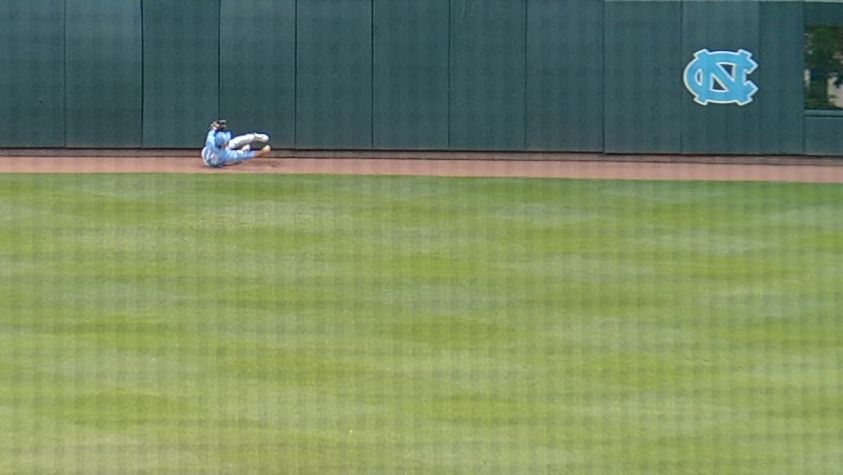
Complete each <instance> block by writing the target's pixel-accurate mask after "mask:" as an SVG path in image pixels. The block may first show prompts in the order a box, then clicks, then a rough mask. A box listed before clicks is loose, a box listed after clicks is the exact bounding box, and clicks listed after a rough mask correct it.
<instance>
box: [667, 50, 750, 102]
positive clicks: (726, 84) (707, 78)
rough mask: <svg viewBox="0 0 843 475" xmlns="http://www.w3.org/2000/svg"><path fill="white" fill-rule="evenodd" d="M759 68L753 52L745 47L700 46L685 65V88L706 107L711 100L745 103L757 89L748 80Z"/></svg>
mask: <svg viewBox="0 0 843 475" xmlns="http://www.w3.org/2000/svg"><path fill="white" fill-rule="evenodd" d="M757 67H758V63H756V62H755V61H753V60H752V53H750V52H749V51H746V50H743V49H739V50H738V51H737V52H735V51H709V50H707V49H701V50H699V51H697V52H696V53H694V60H693V61H691V62H690V63H688V66H686V67H685V74H684V80H685V87H686V88H687V89H688V91H690V92H691V94H693V95H694V102H696V103H697V104H700V105H703V106H705V105H708V103H709V102H711V103H714V104H737V105H739V106H745V105H747V104H749V103H750V102H752V96H753V95H754V94H755V93H756V92H758V86H756V85H755V83H753V82H752V81H750V80H748V79H747V76H749V75H750V74H752V72H753V71H755V68H757Z"/></svg>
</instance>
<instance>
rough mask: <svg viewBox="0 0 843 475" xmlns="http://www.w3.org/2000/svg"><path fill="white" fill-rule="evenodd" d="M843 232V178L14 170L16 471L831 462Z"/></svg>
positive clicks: (9, 344) (7, 467) (3, 193)
mask: <svg viewBox="0 0 843 475" xmlns="http://www.w3.org/2000/svg"><path fill="white" fill-rule="evenodd" d="M841 218H843V188H841V187H840V186H838V185H807V184H765V183H755V184H750V183H702V182H699V183H690V182H685V183H679V182H611V181H571V180H537V179H443V178H409V177H405V178H398V177H371V178H362V177H329V176H262V175H202V176H188V175H37V176H32V175H0V472H14V473H53V472H65V471H66V472H74V473H95V472H98V473H118V472H144V473H196V472H202V473H209V472H214V473H271V472H294V471H298V472H301V473H359V472H366V473H408V472H409V473H413V472H418V473H437V474H438V473H450V472H453V473H489V472H491V473H582V472H590V473H618V472H621V473H654V472H662V473H682V472H687V473H718V474H719V473H765V474H767V473H830V472H833V471H836V470H839V467H840V465H839V464H840V462H841V460H843V411H842V410H841V408H843V338H841V337H842V336H843V334H841V331H840V329H841V328H843V326H842V325H843V323H841V322H842V321H841V317H843V313H841V308H843V290H841V289H843V271H841V268H843V219H841ZM834 467H838V468H837V469H835V468H834Z"/></svg>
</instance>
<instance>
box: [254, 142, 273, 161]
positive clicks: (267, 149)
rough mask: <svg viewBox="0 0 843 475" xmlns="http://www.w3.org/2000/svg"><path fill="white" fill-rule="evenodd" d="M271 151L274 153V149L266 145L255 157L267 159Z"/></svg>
mask: <svg viewBox="0 0 843 475" xmlns="http://www.w3.org/2000/svg"><path fill="white" fill-rule="evenodd" d="M271 151H272V147H270V146H269V145H264V146H263V148H262V149H260V150H258V152H257V153H256V154H255V157H258V158H261V157H266V156H267V155H269V152H271Z"/></svg>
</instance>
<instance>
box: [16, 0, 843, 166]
mask: <svg viewBox="0 0 843 475" xmlns="http://www.w3.org/2000/svg"><path fill="white" fill-rule="evenodd" d="M807 25H828V26H841V27H843V3H841V2H838V1H813V2H802V1H772V0H769V1H758V0H718V1H714V0H711V1H705V0H685V1H679V0H651V1H645V0H179V1H171V0H27V1H4V2H0V90H2V91H3V94H0V120H2V121H3V122H4V123H5V124H6V126H7V128H8V130H9V133H6V134H2V135H0V147H101V148H111V147H125V148H137V147H144V148H187V147H199V146H200V145H201V143H202V140H203V137H204V133H205V130H206V126H207V124H208V123H209V122H210V121H211V120H213V119H214V118H215V117H217V116H223V117H226V118H228V119H229V122H230V123H231V124H232V126H233V128H234V130H235V131H246V130H263V131H268V132H270V133H271V134H272V136H273V144H274V145H275V146H276V147H281V148H300V149H381V150H383V149H387V150H494V151H497V150H501V151H570V152H577V151H587V152H606V153H666V154H794V155H800V154H810V155H843V109H841V110H820V111H817V110H809V109H807V108H806V100H805V99H806V96H805V62H806V61H805V52H804V49H805V45H804V43H805V40H804V37H805V31H806V27H807ZM750 83H751V86H750V85H748V84H750ZM751 89H757V90H755V91H752V92H751V93H750V90H751ZM724 98H725V99H724Z"/></svg>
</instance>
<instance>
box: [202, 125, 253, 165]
mask: <svg viewBox="0 0 843 475" xmlns="http://www.w3.org/2000/svg"><path fill="white" fill-rule="evenodd" d="M229 141H231V132H229V131H227V130H226V131H221V132H217V131H215V130H210V131H208V135H207V137H206V138H205V148H203V149H202V160H203V161H204V162H205V165H208V166H209V167H223V166H226V165H233V164H235V163H240V162H244V161H246V160H251V159H253V158H255V152H253V151H251V150H249V151H245V150H231V149H230V148H228V147H227V144H228V142H229Z"/></svg>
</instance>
